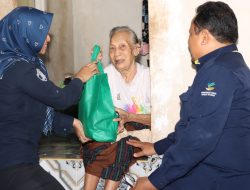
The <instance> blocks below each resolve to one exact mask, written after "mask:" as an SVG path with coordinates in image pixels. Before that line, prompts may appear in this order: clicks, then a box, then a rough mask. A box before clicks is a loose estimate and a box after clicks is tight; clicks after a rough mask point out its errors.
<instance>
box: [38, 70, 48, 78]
mask: <svg viewBox="0 0 250 190" xmlns="http://www.w3.org/2000/svg"><path fill="white" fill-rule="evenodd" d="M36 76H37V78H39V79H40V80H41V81H47V80H48V79H47V77H46V76H45V74H43V72H42V71H41V70H40V69H36Z"/></svg>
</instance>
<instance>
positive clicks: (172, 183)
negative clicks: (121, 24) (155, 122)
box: [128, 2, 250, 190]
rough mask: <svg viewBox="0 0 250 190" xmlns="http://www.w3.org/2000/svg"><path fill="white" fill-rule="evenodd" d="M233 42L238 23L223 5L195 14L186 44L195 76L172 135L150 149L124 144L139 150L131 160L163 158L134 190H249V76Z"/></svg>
mask: <svg viewBox="0 0 250 190" xmlns="http://www.w3.org/2000/svg"><path fill="white" fill-rule="evenodd" d="M237 40H238V26H237V19H236V17H235V15H234V12H233V11H232V9H231V8H230V7H229V6H228V5H227V4H225V3H223V2H206V3H204V4H202V5H200V6H199V7H198V8H197V10H196V15H195V17H194V18H193V20H192V22H191V27H190V31H189V40H188V45H189V50H190V54H191V56H192V61H193V62H194V64H195V67H196V70H197V74H196V76H195V78H194V81H193V84H192V86H191V87H190V88H189V89H188V91H187V92H185V93H183V94H182V95H181V96H180V99H181V112H180V120H179V122H178V123H177V124H176V127H175V131H174V132H173V133H171V134H169V135H168V137H167V138H165V139H162V140H160V141H158V142H156V143H154V144H152V143H142V142H138V141H129V142H128V144H130V145H133V146H135V147H139V148H141V149H142V151H141V152H139V153H136V154H135V155H134V156H136V157H139V156H143V155H152V154H155V153H157V154H159V155H162V154H163V155H164V156H163V160H162V164H161V166H160V167H159V168H158V169H156V170H155V171H154V172H153V173H152V174H151V175H150V176H149V177H143V178H139V179H138V181H137V183H136V184H135V187H134V188H133V189H135V190H140V189H143V190H154V189H164V190H236V189H237V190H248V189H250V71H249V68H248V67H247V65H246V63H245V61H244V59H243V57H242V55H241V54H240V53H239V52H238V50H237V47H236V43H237Z"/></svg>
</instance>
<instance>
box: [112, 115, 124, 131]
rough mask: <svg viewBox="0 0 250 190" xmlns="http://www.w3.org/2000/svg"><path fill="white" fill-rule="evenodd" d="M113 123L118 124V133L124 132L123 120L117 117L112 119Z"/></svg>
mask: <svg viewBox="0 0 250 190" xmlns="http://www.w3.org/2000/svg"><path fill="white" fill-rule="evenodd" d="M113 121H115V122H119V125H118V133H122V132H123V131H124V121H123V119H121V118H119V117H118V118H115V119H113Z"/></svg>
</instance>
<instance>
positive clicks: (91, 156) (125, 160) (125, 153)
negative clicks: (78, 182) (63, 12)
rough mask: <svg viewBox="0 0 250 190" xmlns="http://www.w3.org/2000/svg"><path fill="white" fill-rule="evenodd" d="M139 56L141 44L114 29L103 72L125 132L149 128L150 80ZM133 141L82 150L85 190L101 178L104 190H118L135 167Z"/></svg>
mask: <svg viewBox="0 0 250 190" xmlns="http://www.w3.org/2000/svg"><path fill="white" fill-rule="evenodd" d="M139 53H140V41H139V40H138V38H137V36H136V34H135V32H134V31H133V30H131V29H130V28H129V27H127V26H121V27H115V28H113V29H112V30H111V32H110V44H109V57H110V60H111V63H112V64H110V65H109V66H107V67H106V68H105V72H106V73H107V74H108V79H109V85H110V89H111V94H112V98H113V102H114V105H115V107H116V111H118V112H119V115H120V118H121V119H122V121H121V123H125V129H126V128H127V130H137V129H148V130H149V128H150V122H151V119H150V118H151V115H150V77H149V68H148V67H146V66H143V65H141V64H139V63H137V62H136V57H137V56H138V55H139ZM131 138H134V137H131V136H128V137H124V138H121V140H119V141H117V142H116V143H100V142H93V141H92V142H88V143H87V144H85V145H84V146H83V161H84V165H85V172H86V175H85V182H84V189H86V190H92V189H93V190H95V189H96V187H97V184H98V181H99V178H100V177H102V178H103V179H106V183H105V189H109V190H111V189H117V188H118V186H119V184H120V180H121V178H122V177H123V176H124V174H125V173H126V172H127V171H128V169H129V166H131V165H132V164H133V163H135V161H136V160H135V159H134V158H133V153H134V151H135V149H134V148H132V147H131V146H130V145H128V144H127V143H126V141H127V140H129V139H131Z"/></svg>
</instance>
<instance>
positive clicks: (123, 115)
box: [115, 108, 130, 123]
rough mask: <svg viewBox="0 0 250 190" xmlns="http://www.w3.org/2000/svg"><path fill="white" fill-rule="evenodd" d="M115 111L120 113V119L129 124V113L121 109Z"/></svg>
mask: <svg viewBox="0 0 250 190" xmlns="http://www.w3.org/2000/svg"><path fill="white" fill-rule="evenodd" d="M115 111H117V112H118V113H119V117H120V118H121V119H122V120H123V122H124V123H126V122H129V121H130V118H129V113H128V112H126V111H124V110H123V109H120V108H115Z"/></svg>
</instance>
